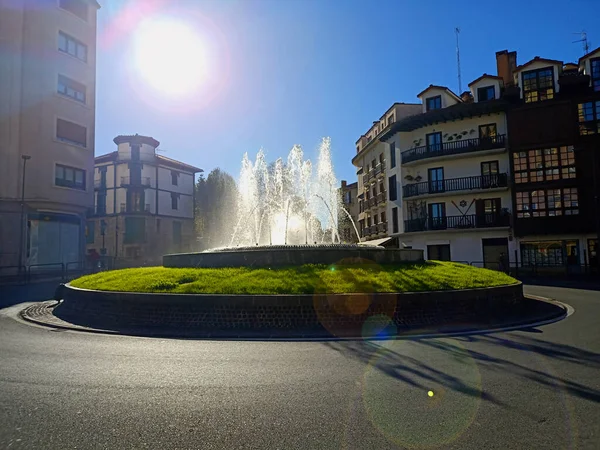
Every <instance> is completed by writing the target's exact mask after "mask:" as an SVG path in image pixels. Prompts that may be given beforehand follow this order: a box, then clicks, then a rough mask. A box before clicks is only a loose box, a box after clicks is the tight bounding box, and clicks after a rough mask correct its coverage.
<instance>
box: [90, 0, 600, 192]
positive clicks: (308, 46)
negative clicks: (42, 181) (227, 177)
mask: <svg viewBox="0 0 600 450" xmlns="http://www.w3.org/2000/svg"><path fill="white" fill-rule="evenodd" d="M100 3H101V5H102V8H101V9H100V11H99V14H98V51H97V58H98V60H97V110H96V155H100V154H104V153H107V152H110V151H113V150H115V145H114V144H113V142H112V139H113V138H114V137H115V136H116V135H118V134H135V133H139V134H144V135H150V136H152V137H154V138H156V139H157V140H159V141H160V142H161V146H160V147H161V148H162V149H163V150H165V152H164V153H163V154H164V155H165V156H168V157H171V158H174V159H178V160H181V161H184V162H187V163H189V164H193V165H196V166H198V167H201V168H203V169H204V170H205V171H206V172H207V173H208V172H209V171H210V170H211V169H213V168H215V167H220V168H221V169H223V170H225V171H227V172H229V173H231V174H232V175H234V176H235V177H237V175H238V174H239V169H240V160H241V158H242V155H243V153H244V152H249V153H250V154H251V155H254V154H255V153H256V152H257V151H258V149H260V148H261V147H262V148H263V149H264V150H265V151H266V152H267V156H268V159H269V160H275V159H276V158H277V157H279V156H286V155H287V153H288V151H289V149H290V148H291V147H292V146H293V145H294V144H301V145H302V146H303V148H304V151H305V154H306V155H307V156H308V157H313V158H314V156H315V151H316V149H317V147H318V144H319V142H320V139H321V138H322V137H324V136H330V137H331V139H332V149H333V158H334V166H335V168H336V174H337V177H338V179H348V180H351V181H355V180H356V175H355V170H354V169H353V167H352V164H351V162H350V160H351V158H352V157H353V156H354V154H355V152H356V150H355V142H356V140H357V139H358V138H359V137H360V135H361V134H363V133H364V132H366V131H367V130H368V128H369V127H370V125H371V124H372V122H373V120H377V119H379V117H381V115H382V113H383V112H384V111H385V110H386V109H388V108H389V107H390V106H391V104H392V103H393V102H396V101H398V102H417V101H418V99H417V98H416V94H417V93H419V92H420V91H421V90H423V89H424V88H425V87H427V86H428V85H429V84H440V85H445V86H448V87H449V88H450V89H452V90H453V91H455V92H457V93H459V92H458V81H457V70H456V45H455V35H454V28H455V27H457V26H458V27H460V29H461V34H460V52H461V53H460V54H461V66H462V85H463V90H466V89H467V84H468V83H469V82H470V81H472V80H474V79H475V78H477V77H478V76H480V75H481V74H483V73H484V72H486V73H489V74H496V62H495V52H496V51H498V50H504V49H507V50H516V51H517V62H518V63H519V64H522V63H524V62H526V61H528V60H529V59H531V58H533V57H534V56H541V57H546V58H550V59H558V60H563V61H565V62H569V61H574V62H576V61H577V59H578V58H579V57H580V56H582V54H583V52H582V46H581V44H580V43H572V41H574V40H577V39H579V36H578V35H577V34H574V33H576V32H579V31H581V30H586V31H587V32H588V39H589V40H590V42H591V48H592V49H593V48H596V47H598V46H600V27H599V25H598V24H599V22H598V19H599V18H600V1H599V0H579V1H575V0H570V1H568V2H567V1H558V0H545V1H539V0H520V1H512V0H510V1H509V0H504V1H494V2H483V1H481V0H480V1H462V0H455V1H452V2H450V1H445V0H437V1H436V0H419V1H408V0H406V1H402V0H372V1H368V0H364V1H363V0H360V1H359V0H356V1H354V0H218V1H217V0H215V1H203V0H189V1H188V0H177V1H163V0H156V1H155V0H100ZM484 3H485V5H483V4H484ZM148 19H153V20H156V21H158V22H153V23H154V24H156V23H158V24H160V20H162V19H169V20H171V21H173V20H175V21H181V22H180V23H183V24H186V26H188V27H192V28H193V30H194V32H195V33H197V38H198V41H199V42H201V43H202V44H201V45H202V51H201V53H202V56H200V57H197V53H196V51H191V50H189V49H185V48H183V49H182V48H173V53H172V56H173V58H174V60H175V64H182V66H181V67H184V68H185V67H186V66H185V65H186V64H189V63H190V61H201V63H202V64H203V65H204V66H205V67H204V72H203V74H204V75H203V79H202V81H201V83H200V84H199V87H196V88H195V89H193V90H192V92H190V93H186V94H185V95H181V94H178V95H173V94H172V93H170V92H163V90H161V89H156V88H155V87H152V86H151V85H150V84H149V83H148V78H149V77H148V72H150V73H154V72H153V71H154V70H157V71H160V70H161V67H164V66H165V65H166V64H170V61H171V59H169V58H165V57H164V54H163V55H162V56H161V53H160V52H158V51H157V52H156V60H154V58H152V60H151V61H150V65H149V64H148V61H147V60H146V64H145V65H144V66H143V69H142V67H140V64H139V63H138V60H137V59H136V55H135V48H137V47H135V42H139V41H136V39H137V38H139V34H140V28H141V25H140V24H142V23H143V22H144V21H145V20H148ZM178 23H179V22H178ZM146 25H148V24H147V23H146ZM146 28H147V29H148V28H149V29H150V32H148V31H146V35H148V34H149V33H150V34H152V33H153V31H152V30H155V29H156V30H158V31H157V33H160V30H161V28H160V26H156V25H152V26H150V27H148V26H146ZM146 40H147V42H146V44H147V45H146V54H148V53H149V54H150V55H152V56H154V53H155V52H154V48H153V46H156V42H155V41H156V39H154V42H152V41H149V40H148V38H146ZM148 46H150V49H148ZM157 50H158V49H157ZM178 58H179V60H180V61H183V62H177V61H178ZM147 59H148V58H147ZM186 61H187V62H186ZM197 64H198V63H197V62H196V65H195V66H193V67H192V69H194V68H196V67H197ZM154 67H156V69H154ZM182 70H185V69H182ZM143 72H146V75H144V73H143ZM150 78H152V77H151V76H150ZM172 87H173V88H177V87H178V86H172ZM167 91H168V89H167Z"/></svg>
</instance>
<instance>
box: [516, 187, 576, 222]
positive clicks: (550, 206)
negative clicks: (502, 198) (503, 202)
mask: <svg viewBox="0 0 600 450" xmlns="http://www.w3.org/2000/svg"><path fill="white" fill-rule="evenodd" d="M516 203H517V218H519V219H528V218H530V217H554V216H563V215H565V216H573V215H577V214H579V198H578V192H577V188H561V189H547V190H544V189H538V190H535V191H529V192H517V193H516Z"/></svg>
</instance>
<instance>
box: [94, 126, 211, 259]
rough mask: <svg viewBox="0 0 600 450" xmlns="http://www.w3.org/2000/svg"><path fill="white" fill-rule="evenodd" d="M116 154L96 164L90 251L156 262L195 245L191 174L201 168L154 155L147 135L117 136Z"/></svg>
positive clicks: (103, 156)
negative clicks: (163, 256) (168, 254)
mask: <svg viewBox="0 0 600 450" xmlns="http://www.w3.org/2000/svg"><path fill="white" fill-rule="evenodd" d="M114 143H115V144H116V145H117V150H116V151H113V152H111V153H108V154H106V155H102V156H98V157H96V159H95V169H94V185H93V186H94V197H95V203H94V204H95V207H94V211H93V214H92V215H91V216H90V217H89V219H88V222H87V230H86V244H87V249H88V251H89V252H92V253H94V252H96V253H98V254H99V255H105V256H109V257H116V258H121V259H123V258H125V259H128V260H131V261H132V262H133V263H141V262H153V263H160V262H161V261H162V255H164V254H165V253H176V252H180V251H189V250H190V249H191V248H192V245H193V241H194V218H195V209H194V204H195V199H194V195H195V174H196V173H198V172H202V169H199V168H197V167H194V166H191V165H189V164H185V163H182V162H180V161H176V160H174V159H171V158H167V157H165V156H163V155H159V154H157V153H156V149H157V147H158V146H159V142H158V141H157V140H155V139H154V138H152V137H149V136H140V135H137V134H136V135H133V136H131V135H130V136H117V137H116V138H115V139H114Z"/></svg>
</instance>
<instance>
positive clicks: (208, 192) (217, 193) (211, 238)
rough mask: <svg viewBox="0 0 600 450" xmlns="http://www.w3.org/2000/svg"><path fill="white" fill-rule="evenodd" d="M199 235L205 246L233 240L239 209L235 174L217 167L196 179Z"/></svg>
mask: <svg viewBox="0 0 600 450" xmlns="http://www.w3.org/2000/svg"><path fill="white" fill-rule="evenodd" d="M195 208H196V223H195V227H196V235H197V236H198V237H199V238H201V246H202V248H205V249H206V248H214V247H221V246H225V245H228V244H229V240H230V239H231V235H232V233H233V228H234V227H235V223H234V222H235V218H236V217H237V215H236V210H237V185H236V182H235V180H234V179H233V177H232V176H231V175H229V174H228V173H226V172H223V171H222V170H221V169H219V168H216V169H213V170H212V171H211V172H210V173H209V174H208V177H206V179H205V178H204V176H202V175H201V176H200V178H199V179H198V182H197V183H196V205H195Z"/></svg>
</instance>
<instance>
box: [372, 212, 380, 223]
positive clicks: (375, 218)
mask: <svg viewBox="0 0 600 450" xmlns="http://www.w3.org/2000/svg"><path fill="white" fill-rule="evenodd" d="M378 219H379V216H378V215H377V214H375V215H374V216H373V225H376V224H378V223H379V220H378Z"/></svg>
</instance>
